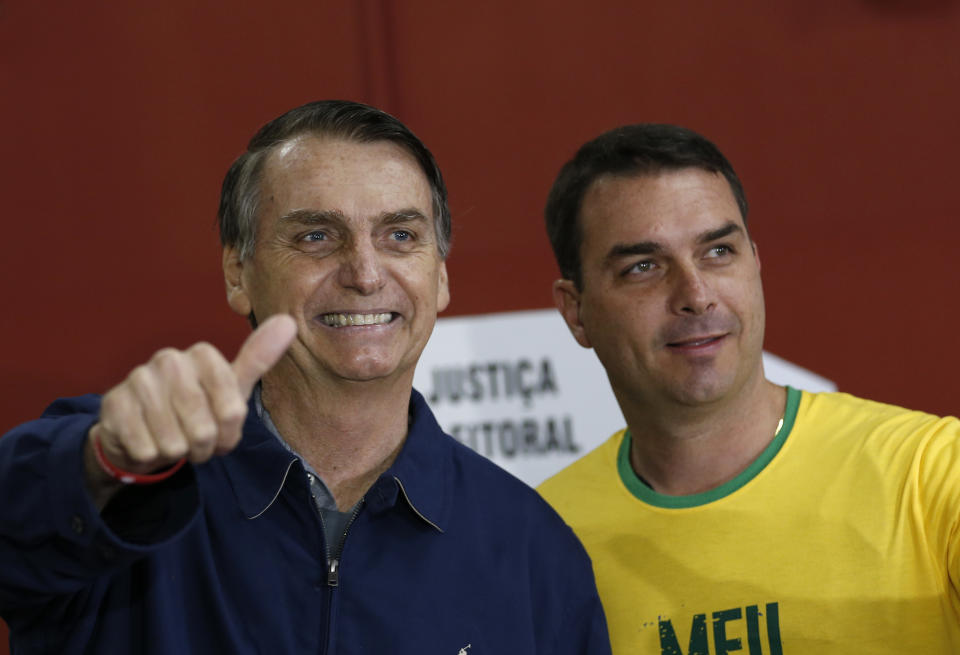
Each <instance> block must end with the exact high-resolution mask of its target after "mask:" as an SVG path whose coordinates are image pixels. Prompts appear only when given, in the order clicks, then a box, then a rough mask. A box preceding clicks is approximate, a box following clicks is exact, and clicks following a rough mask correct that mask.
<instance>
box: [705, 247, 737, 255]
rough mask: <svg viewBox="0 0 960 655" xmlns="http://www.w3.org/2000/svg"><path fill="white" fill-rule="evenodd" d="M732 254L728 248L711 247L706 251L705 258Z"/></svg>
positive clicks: (731, 250)
mask: <svg viewBox="0 0 960 655" xmlns="http://www.w3.org/2000/svg"><path fill="white" fill-rule="evenodd" d="M732 253H733V249H732V248H731V247H730V246H713V247H712V248H710V250H708V251H707V257H725V256H726V255H730V254H732Z"/></svg>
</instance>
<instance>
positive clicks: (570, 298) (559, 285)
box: [553, 280, 593, 348]
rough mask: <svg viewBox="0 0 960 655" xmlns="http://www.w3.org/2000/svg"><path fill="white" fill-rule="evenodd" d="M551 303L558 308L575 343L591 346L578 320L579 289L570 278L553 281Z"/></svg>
mask: <svg viewBox="0 0 960 655" xmlns="http://www.w3.org/2000/svg"><path fill="white" fill-rule="evenodd" d="M553 304H555V305H556V306H557V309H559V310H560V315H561V316H563V320H564V321H565V322H566V324H567V327H568V328H570V334H572V335H573V338H574V339H576V340H577V343H579V344H580V345H581V346H583V347H584V348H592V347H593V346H592V345H591V344H590V339H588V338H587V332H586V330H585V329H584V327H583V323H582V322H581V321H580V290H579V289H577V285H575V284H574V283H573V281H572V280H557V281H555V282H554V283H553Z"/></svg>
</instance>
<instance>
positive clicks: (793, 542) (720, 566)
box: [540, 389, 960, 655]
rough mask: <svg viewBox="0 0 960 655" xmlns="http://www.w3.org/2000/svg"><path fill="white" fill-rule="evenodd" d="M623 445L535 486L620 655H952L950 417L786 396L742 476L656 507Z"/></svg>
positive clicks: (955, 580)
mask: <svg viewBox="0 0 960 655" xmlns="http://www.w3.org/2000/svg"><path fill="white" fill-rule="evenodd" d="M628 453H629V435H628V434H626V433H625V431H620V432H618V433H617V434H615V435H613V436H612V437H611V438H610V439H609V440H608V441H607V442H606V443H604V444H603V445H601V446H600V447H599V448H597V449H596V450H594V451H593V452H591V453H589V454H587V455H586V456H584V457H583V458H582V459H580V460H579V461H577V462H575V463H574V464H572V465H571V466H570V467H568V468H566V469H565V470H563V471H561V472H560V473H558V474H557V475H555V476H553V477H552V478H550V479H549V480H547V481H545V482H544V483H543V484H542V485H541V486H540V492H541V493H542V494H543V496H544V497H545V498H546V499H547V500H548V501H549V502H550V503H551V504H552V505H553V506H554V507H555V508H556V509H557V511H559V512H560V514H561V515H562V516H563V517H564V519H565V520H566V521H567V523H569V524H570V526H571V527H572V528H573V529H574V531H575V532H576V533H577V534H578V535H579V537H580V539H581V540H582V541H583V544H584V546H585V547H586V549H587V551H588V552H589V554H590V557H591V558H592V560H593V566H594V571H595V573H596V578H597V586H598V587H599V590H600V597H601V599H602V600H603V604H604V609H605V611H606V614H607V623H608V625H609V628H610V636H611V642H612V644H613V650H614V652H615V653H621V654H627V653H630V654H634V653H637V654H644V655H645V654H651V655H708V654H709V655H725V654H727V653H744V654H745V655H761V654H762V655H782V654H786V655H801V654H808V653H816V654H818V655H820V654H824V653H827V654H831V653H837V654H840V653H842V654H843V655H851V654H855V653H869V654H871V655H876V654H882V653H910V654H914V653H917V654H919V653H922V654H924V655H929V654H933V653H960V595H958V588H960V421H958V420H957V419H956V418H937V417H935V416H931V415H929V414H923V413H921V412H912V411H908V410H905V409H901V408H899V407H893V406H890V405H883V404H880V403H875V402H871V401H867V400H862V399H859V398H854V397H853V396H849V395H847V394H839V393H821V394H812V393H807V392H802V394H801V392H799V391H797V390H795V389H788V401H787V412H786V415H785V416H784V424H783V427H782V429H781V430H780V432H779V434H778V435H777V437H776V438H775V439H774V442H773V443H771V444H770V446H769V447H768V448H767V449H766V450H765V451H764V453H762V454H761V455H760V457H759V458H758V459H757V461H755V462H754V463H753V464H752V465H751V466H750V467H748V469H747V470H745V471H744V472H743V473H741V474H740V475H739V476H737V477H736V478H735V479H733V480H731V481H730V482H728V483H726V484H724V485H722V486H721V487H719V488H717V489H714V490H712V491H709V492H706V493H702V494H696V495H692V496H665V495H662V494H658V493H656V492H654V491H653V490H652V489H650V488H649V487H647V486H646V485H644V484H643V483H642V482H641V481H640V480H639V479H638V478H637V476H636V474H635V473H634V472H633V470H632V468H631V467H630V464H629V458H628Z"/></svg>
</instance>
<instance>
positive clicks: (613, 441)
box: [537, 429, 626, 506]
mask: <svg viewBox="0 0 960 655" xmlns="http://www.w3.org/2000/svg"><path fill="white" fill-rule="evenodd" d="M625 434H626V430H625V429H624V430H620V431H618V432H615V433H614V434H613V435H611V436H610V438H609V439H607V440H606V441H605V442H603V443H602V444H600V445H599V446H597V447H596V448H594V449H593V450H591V451H590V452H589V453H587V454H586V455H584V456H583V457H581V458H580V459H578V460H577V461H575V462H573V463H572V464H570V465H569V466H567V467H566V468H564V469H563V470H561V471H560V472H558V473H556V474H555V475H553V476H551V477H549V478H547V479H546V480H544V481H543V482H542V483H541V484H540V485H539V486H538V487H537V491H539V492H540V493H541V494H542V495H543V496H544V498H546V499H547V500H548V501H549V502H550V503H551V504H552V505H554V506H559V505H561V504H567V503H568V502H569V501H570V500H572V499H573V498H577V497H583V496H585V495H592V494H593V493H594V492H596V491H601V492H602V490H603V489H605V488H606V487H607V486H608V485H609V484H610V482H611V481H612V480H615V479H617V476H618V473H617V459H618V456H619V452H620V446H621V444H622V443H623V439H624V436H625Z"/></svg>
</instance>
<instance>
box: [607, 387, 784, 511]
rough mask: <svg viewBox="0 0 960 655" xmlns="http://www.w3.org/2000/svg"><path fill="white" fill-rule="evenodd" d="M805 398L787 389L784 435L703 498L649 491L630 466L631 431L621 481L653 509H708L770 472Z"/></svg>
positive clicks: (621, 458)
mask: <svg viewBox="0 0 960 655" xmlns="http://www.w3.org/2000/svg"><path fill="white" fill-rule="evenodd" d="M801 396H802V392H801V391H800V390H799V389H794V388H793V387H787V406H786V408H785V410H784V413H783V426H782V427H781V428H780V432H779V433H778V434H777V436H776V437H775V438H774V440H773V441H771V442H770V445H768V446H767V447H766V448H765V449H764V450H763V452H762V453H760V456H759V457H757V458H756V459H755V460H753V462H752V463H751V464H750V466H748V467H747V468H746V469H744V470H743V471H742V472H741V473H740V474H739V475H737V476H736V477H735V478H733V479H732V480H729V481H728V482H725V483H723V484H721V485H720V486H719V487H717V488H715V489H711V490H710V491H704V492H703V493H699V494H691V495H689V496H668V495H666V494H661V493H657V492H656V491H654V490H653V489H651V488H650V487H648V486H647V485H646V484H645V483H644V482H643V481H642V480H640V477H639V476H638V475H637V474H636V473H635V472H634V470H633V467H632V466H630V441H631V437H630V430H629V429H627V431H626V433H625V434H624V435H623V441H622V442H620V452H619V453H618V454H617V470H618V472H619V473H620V479H621V480H623V484H624V485H626V487H627V489H628V490H629V491H630V493H631V494H633V495H634V496H636V497H637V498H638V499H639V500H642V501H643V502H645V503H647V504H649V505H654V506H655V507H663V508H665V509H682V508H687V507H699V506H700V505H706V504H707V503H712V502H713V501H715V500H720V499H721V498H724V497H726V496H729V495H730V494H732V493H733V492H734V491H736V490H737V489H739V488H740V487H742V486H743V485H745V484H747V483H748V482H750V480H752V479H754V478H755V477H756V476H757V474H759V473H760V471H762V470H763V469H764V468H766V466H767V464H769V463H770V460H772V459H773V458H774V457H775V456H776V454H777V453H778V452H780V448H782V447H783V444H784V442H786V440H787V437H788V436H789V435H790V432H791V431H792V430H793V423H794V421H795V420H796V418H797V409H798V408H799V407H800V397H801Z"/></svg>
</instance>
